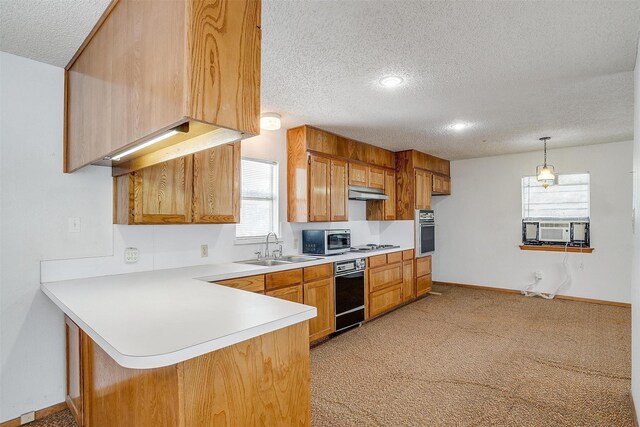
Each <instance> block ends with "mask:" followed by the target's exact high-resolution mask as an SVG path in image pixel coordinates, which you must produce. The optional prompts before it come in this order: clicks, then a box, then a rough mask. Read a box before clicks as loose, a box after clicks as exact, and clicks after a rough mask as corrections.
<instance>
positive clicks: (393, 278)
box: [369, 263, 402, 292]
mask: <svg viewBox="0 0 640 427" xmlns="http://www.w3.org/2000/svg"><path fill="white" fill-rule="evenodd" d="M400 283H402V264H401V263H397V264H392V265H385V266H382V267H378V268H373V269H370V270H369V291H370V292H374V291H377V290H378V289H382V288H385V287H387V286H391V285H396V284H400Z"/></svg>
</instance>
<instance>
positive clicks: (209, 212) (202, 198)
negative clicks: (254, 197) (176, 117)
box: [193, 142, 240, 224]
mask: <svg viewBox="0 0 640 427" xmlns="http://www.w3.org/2000/svg"><path fill="white" fill-rule="evenodd" d="M193 157H194V162H193V222H195V223H201V224H207V223H209V224H219V223H236V222H239V221H240V142H235V143H233V144H225V145H221V146H219V147H215V148H210V149H208V150H205V151H200V152H198V153H196V154H194V156H193Z"/></svg>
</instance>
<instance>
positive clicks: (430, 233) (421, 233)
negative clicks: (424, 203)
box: [416, 209, 436, 257]
mask: <svg viewBox="0 0 640 427" xmlns="http://www.w3.org/2000/svg"><path fill="white" fill-rule="evenodd" d="M435 250H436V223H435V215H434V213H433V211H432V210H426V209H419V210H417V211H416V257H423V256H427V255H429V254H431V253H432V252H434V251H435Z"/></svg>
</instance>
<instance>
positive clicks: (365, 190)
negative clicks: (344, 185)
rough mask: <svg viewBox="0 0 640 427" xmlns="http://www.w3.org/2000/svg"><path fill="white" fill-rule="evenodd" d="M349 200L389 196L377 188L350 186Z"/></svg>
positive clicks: (380, 198)
mask: <svg viewBox="0 0 640 427" xmlns="http://www.w3.org/2000/svg"><path fill="white" fill-rule="evenodd" d="M349 200H389V196H387V195H386V194H384V191H382V190H379V189H377V188H369V187H352V186H349Z"/></svg>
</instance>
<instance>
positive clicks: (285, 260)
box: [236, 255, 321, 267]
mask: <svg viewBox="0 0 640 427" xmlns="http://www.w3.org/2000/svg"><path fill="white" fill-rule="evenodd" d="M318 259H321V258H319V257H315V256H303V255H288V256H283V257H281V258H278V259H261V260H257V259H251V260H247V261H237V262H236V263H237V264H249V265H262V266H264V267H273V266H275V265H287V264H295V263H296V262H307V261H315V260H318Z"/></svg>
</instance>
